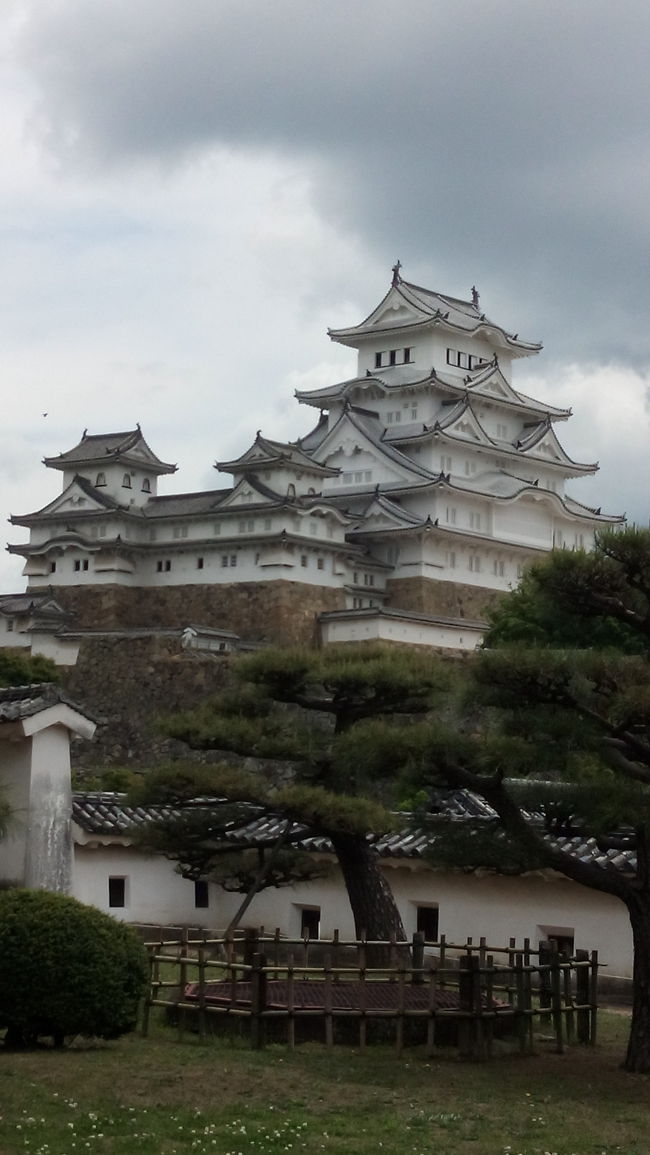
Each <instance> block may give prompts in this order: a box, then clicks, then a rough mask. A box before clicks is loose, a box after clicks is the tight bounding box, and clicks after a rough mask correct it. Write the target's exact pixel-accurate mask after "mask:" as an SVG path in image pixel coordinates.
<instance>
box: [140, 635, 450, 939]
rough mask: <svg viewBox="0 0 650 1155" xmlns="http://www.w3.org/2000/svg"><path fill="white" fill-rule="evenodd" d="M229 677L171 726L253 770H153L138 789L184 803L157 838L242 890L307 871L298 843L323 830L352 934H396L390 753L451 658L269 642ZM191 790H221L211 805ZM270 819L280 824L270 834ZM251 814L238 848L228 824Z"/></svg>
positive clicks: (198, 745) (211, 794)
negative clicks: (384, 865) (383, 850)
mask: <svg viewBox="0 0 650 1155" xmlns="http://www.w3.org/2000/svg"><path fill="white" fill-rule="evenodd" d="M233 674H234V679H235V681H234V684H233V686H232V687H231V688H230V689H229V690H227V691H225V692H223V693H221V694H220V695H218V696H217V697H216V698H213V699H211V700H210V701H208V702H206V703H204V704H203V705H201V706H200V707H198V708H197V709H196V710H193V711H191V712H189V713H185V714H181V715H177V716H176V717H174V718H171V719H168V720H167V721H166V723H165V729H166V731H167V733H168V734H170V735H171V736H173V737H175V738H178V739H181V740H182V741H184V742H186V743H187V744H188V745H189V746H190V747H192V748H193V749H202V750H218V751H221V752H222V753H224V754H236V755H239V756H244V757H246V758H247V759H252V760H253V767H254V769H253V771H252V772H251V771H250V770H249V769H248V764H247V768H246V769H245V770H244V769H242V768H237V767H234V768H233V767H232V766H223V765H221V766H201V767H194V768H193V767H188V766H184V767H183V768H182V769H181V770H179V769H178V768H176V769H175V768H173V767H172V768H170V769H168V770H165V771H162V772H158V773H157V774H156V775H154V776H152V777H150V778H149V779H148V780H147V781H146V782H145V784H144V790H143V791H141V792H140V794H139V799H140V800H144V799H146V800H147V801H150V802H159V803H167V804H170V803H173V804H174V805H176V806H178V805H181V807H182V811H181V818H180V820H177V821H168V822H167V823H165V824H164V826H162V827H159V828H158V833H157V834H156V838H157V840H158V841H157V845H158V847H159V848H162V849H163V850H164V851H165V853H167V854H169V855H170V856H174V857H175V858H177V860H178V861H179V862H181V863H182V864H183V866H184V867H185V869H189V870H194V872H195V873H202V874H204V875H208V876H210V877H213V878H216V879H218V880H219V881H221V882H223V883H225V884H226V885H227V886H230V887H231V888H232V889H240V890H245V889H247V888H248V887H250V886H251V885H252V884H254V883H255V881H256V880H257V883H258V885H260V886H261V885H281V884H283V883H285V882H291V881H294V880H295V879H296V878H304V877H309V875H310V872H311V873H313V870H314V864H313V860H311V863H312V864H311V866H310V865H309V861H310V860H309V859H308V858H307V857H306V856H305V855H304V854H300V853H298V854H296V853H295V849H294V848H295V846H296V843H300V842H301V841H302V840H303V839H304V838H305V836H306V835H310V836H315V837H319V838H323V839H327V840H328V842H329V843H330V845H331V847H332V849H333V851H334V854H335V856H336V859H337V861H338V864H339V866H340V869H341V872H342V874H343V878H344V881H345V885H346V888H347V892H348V895H349V899H350V905H351V908H352V912H353V917H354V923H355V928H356V932H357V934H358V935H361V934H362V933H365V934H367V936H368V937H369V938H370V939H378V940H388V939H389V938H390V937H391V936H392V935H394V936H396V937H397V938H398V939H403V938H404V929H403V926H402V921H401V918H400V914H399V911H398V909H397V906H396V904H395V900H394V898H393V895H392V893H391V890H390V887H389V885H388V883H387V881H386V878H385V876H384V874H383V872H382V871H381V869H380V866H379V862H378V858H377V853H376V849H375V844H376V842H377V840H378V838H379V836H381V835H382V834H385V833H387V832H388V831H389V830H393V829H395V828H396V827H397V825H398V824H399V819H398V817H397V816H396V815H395V813H394V812H393V809H392V808H393V807H394V806H395V804H396V802H397V801H398V794H399V786H398V781H397V777H396V774H395V770H394V766H393V758H394V755H395V753H396V751H399V749H400V748H401V747H402V746H404V748H405V749H407V748H408V741H407V738H408V735H409V733H410V731H411V729H413V728H415V729H417V726H416V727H413V726H412V721H413V718H414V717H418V716H422V715H423V714H425V713H426V712H427V711H428V710H429V708H430V706H431V703H432V699H433V698H434V697H435V696H436V695H440V694H444V693H445V691H446V689H447V687H448V684H449V681H450V677H451V671H450V666H449V663H447V664H445V663H443V662H442V661H441V660H439V659H435V658H432V656H431V655H430V654H424V653H419V652H414V651H412V650H411V651H404V650H398V649H395V648H385V647H376V646H372V647H370V646H368V647H366V646H360V647H355V646H346V647H343V648H338V647H328V648H327V649H324V650H320V651H316V650H313V651H307V650H299V651H298V650H292V649H286V650H280V649H273V650H271V649H269V650H264V651H261V652H259V653H257V654H255V655H252V656H250V657H245V658H243V659H240V660H239V661H237V662H236V663H235V664H234V669H233ZM378 768H379V769H378ZM197 798H198V799H201V798H203V799H205V798H211V799H214V798H221V799H223V800H224V801H223V803H221V804H220V805H219V806H216V807H215V806H214V805H210V806H206V804H205V802H203V803H202V802H200V801H199V802H198V803H197V802H196V799H197ZM270 821H273V822H274V823H275V824H276V828H277V823H278V822H279V823H281V824H282V825H281V835H280V836H279V837H278V838H277V840H276V841H275V842H274V843H273V844H271V845H269V839H268V835H267V833H266V831H267V830H268V823H269V822H270ZM247 824H248V826H249V830H248V831H247V835H246V839H245V845H241V846H238V845H237V844H236V843H235V842H233V840H232V830H233V829H234V828H237V827H238V826H244V825H247ZM251 824H253V826H254V829H253V830H251ZM255 830H257V831H258V834H256V833H255ZM251 851H253V852H254V853H253V854H251ZM260 852H261V853H260Z"/></svg>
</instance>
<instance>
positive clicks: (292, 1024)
mask: <svg viewBox="0 0 650 1155" xmlns="http://www.w3.org/2000/svg"><path fill="white" fill-rule="evenodd" d="M293 959H294V955H293V951H290V952H289V954H288V956H287V1015H288V1019H287V1047H288V1048H289V1050H290V1051H293V1050H295V1046H296V1019H295V1010H296V1004H295V997H294V996H295V991H294V983H293V980H294V967H293Z"/></svg>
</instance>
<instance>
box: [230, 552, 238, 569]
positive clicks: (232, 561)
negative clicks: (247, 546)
mask: <svg viewBox="0 0 650 1155" xmlns="http://www.w3.org/2000/svg"><path fill="white" fill-rule="evenodd" d="M230 564H231V566H234V565H237V554H236V553H231V555H230Z"/></svg>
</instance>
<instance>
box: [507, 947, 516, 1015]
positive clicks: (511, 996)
mask: <svg viewBox="0 0 650 1155" xmlns="http://www.w3.org/2000/svg"><path fill="white" fill-rule="evenodd" d="M516 947H517V940H516V939H515V938H511V939H510V943H509V946H508V967H509V970H510V975H511V978H512V984H511V985H510V986H508V987H507V988H506V992H507V995H508V1002H509V1003H510V1005H511V1006H514V1001H515V985H514V974H515V963H516Z"/></svg>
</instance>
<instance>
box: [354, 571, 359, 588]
mask: <svg viewBox="0 0 650 1155" xmlns="http://www.w3.org/2000/svg"><path fill="white" fill-rule="evenodd" d="M352 584H353V585H355V586H356V585H358V584H359V575H358V573H353V574H352Z"/></svg>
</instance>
